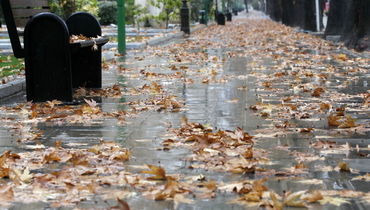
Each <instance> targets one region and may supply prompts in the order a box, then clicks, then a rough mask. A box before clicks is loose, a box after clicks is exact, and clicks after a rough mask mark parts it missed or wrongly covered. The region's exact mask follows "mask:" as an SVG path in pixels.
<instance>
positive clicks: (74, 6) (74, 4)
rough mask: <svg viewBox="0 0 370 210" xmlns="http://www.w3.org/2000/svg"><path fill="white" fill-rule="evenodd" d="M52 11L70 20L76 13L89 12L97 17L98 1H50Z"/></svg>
mask: <svg viewBox="0 0 370 210" xmlns="http://www.w3.org/2000/svg"><path fill="white" fill-rule="evenodd" d="M49 5H50V8H51V11H52V12H54V13H56V14H58V15H60V16H61V17H63V18H68V17H69V16H70V15H71V14H72V13H74V12H79V11H83V12H89V13H91V14H93V15H97V11H98V1H97V0H49Z"/></svg>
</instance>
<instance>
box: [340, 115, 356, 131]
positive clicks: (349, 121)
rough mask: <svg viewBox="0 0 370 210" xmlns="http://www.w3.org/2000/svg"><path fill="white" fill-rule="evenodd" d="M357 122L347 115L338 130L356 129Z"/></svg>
mask: <svg viewBox="0 0 370 210" xmlns="http://www.w3.org/2000/svg"><path fill="white" fill-rule="evenodd" d="M356 126H357V125H356V120H355V119H353V118H352V117H351V116H350V115H346V116H345V118H344V120H343V122H342V123H341V124H340V125H339V126H338V128H353V127H356Z"/></svg>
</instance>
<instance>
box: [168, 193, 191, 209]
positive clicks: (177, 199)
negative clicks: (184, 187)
mask: <svg viewBox="0 0 370 210" xmlns="http://www.w3.org/2000/svg"><path fill="white" fill-rule="evenodd" d="M173 201H174V209H177V207H178V206H179V204H180V203H187V204H192V203H193V202H194V201H193V200H191V199H189V198H185V196H184V195H183V194H179V193H178V194H176V195H175V196H174V197H173Z"/></svg>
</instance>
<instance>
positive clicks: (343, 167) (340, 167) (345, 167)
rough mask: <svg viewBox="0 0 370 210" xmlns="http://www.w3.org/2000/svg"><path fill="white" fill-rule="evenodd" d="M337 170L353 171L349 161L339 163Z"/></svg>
mask: <svg viewBox="0 0 370 210" xmlns="http://www.w3.org/2000/svg"><path fill="white" fill-rule="evenodd" d="M337 170H339V171H341V172H351V169H350V168H349V166H348V163H346V162H343V161H341V162H339V163H338V166H337Z"/></svg>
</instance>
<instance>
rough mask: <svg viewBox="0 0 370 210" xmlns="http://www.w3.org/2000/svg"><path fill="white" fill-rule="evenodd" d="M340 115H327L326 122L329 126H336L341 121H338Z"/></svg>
mask: <svg viewBox="0 0 370 210" xmlns="http://www.w3.org/2000/svg"><path fill="white" fill-rule="evenodd" d="M339 119H340V117H338V116H335V115H329V117H328V124H329V126H335V127H338V126H339V125H340V124H341V123H340V122H339Z"/></svg>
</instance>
